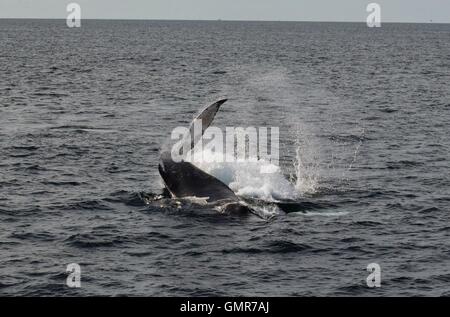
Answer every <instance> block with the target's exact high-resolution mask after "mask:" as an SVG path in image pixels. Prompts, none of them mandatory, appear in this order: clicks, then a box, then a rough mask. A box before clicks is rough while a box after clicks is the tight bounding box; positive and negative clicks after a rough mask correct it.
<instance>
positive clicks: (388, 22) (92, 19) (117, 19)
mask: <svg viewBox="0 0 450 317" xmlns="http://www.w3.org/2000/svg"><path fill="white" fill-rule="evenodd" d="M66 19H67V18H35V17H33V18H29V17H18V18H17V17H13V18H9V17H8V18H5V17H0V20H66ZM81 20H82V21H83V20H88V21H89V20H90V21H96V20H100V21H166V22H172V21H173V22H177V21H179V22H292V23H295V22H297V23H364V24H365V23H366V21H330V20H254V19H253V20H252V19H250V20H239V19H237V20H234V19H220V18H218V19H162V18H82V19H81ZM381 24H450V22H435V21H433V20H430V21H422V22H417V21H386V22H383V21H381Z"/></svg>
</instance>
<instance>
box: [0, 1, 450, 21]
mask: <svg viewBox="0 0 450 317" xmlns="http://www.w3.org/2000/svg"><path fill="white" fill-rule="evenodd" d="M71 2H76V3H78V4H79V5H80V6H81V13H82V16H81V17H82V19H83V18H84V19H164V20H165V19H167V20H217V19H222V20H269V21H278V20H281V21H339V22H340V21H347V22H365V21H366V18H367V15H368V14H369V13H367V12H366V6H367V4H369V3H371V2H376V3H378V4H379V5H380V6H381V22H430V21H433V22H437V23H450V0H0V18H52V19H53V18H63V19H65V18H66V17H67V14H68V13H66V6H67V4H69V3H71Z"/></svg>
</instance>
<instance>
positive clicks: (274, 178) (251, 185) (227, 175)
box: [192, 150, 300, 201]
mask: <svg viewBox="0 0 450 317" xmlns="http://www.w3.org/2000/svg"><path fill="white" fill-rule="evenodd" d="M202 155H203V159H202V160H193V161H192V163H193V164H194V165H196V166H197V167H198V168H200V169H201V170H203V171H205V172H207V173H209V174H211V175H213V176H214V177H216V178H218V179H219V180H221V181H222V182H224V183H225V184H226V185H228V186H229V187H230V188H231V190H233V191H234V192H235V193H236V194H237V195H238V196H242V197H248V198H257V199H262V200H265V201H276V200H284V199H296V198H298V197H299V194H300V193H299V192H298V191H297V189H296V188H295V186H294V185H293V184H292V183H291V182H290V181H289V180H287V179H286V177H284V175H283V174H282V172H281V169H280V168H279V166H276V165H274V164H271V163H270V162H268V161H265V160H262V159H260V160H258V159H254V160H252V161H250V160H246V161H239V160H232V159H229V161H230V162H227V160H226V159H225V162H223V161H224V160H217V161H215V160H214V158H215V156H217V155H220V157H224V156H223V155H224V154H222V153H214V152H211V151H209V150H203V151H202ZM193 157H196V156H195V155H193ZM197 157H198V156H197Z"/></svg>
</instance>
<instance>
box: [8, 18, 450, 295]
mask: <svg viewBox="0 0 450 317" xmlns="http://www.w3.org/2000/svg"><path fill="white" fill-rule="evenodd" d="M449 70H450V25H437V24H415V25H413V24H383V26H382V27H381V28H377V29H373V28H367V27H366V26H365V24H353V23H345V24H340V23H287V22H286V23H285V22H273V23H270V22H169V21H167V22H163V21H159V22H156V21H134V22H132V21H83V24H82V27H81V28H79V29H69V28H67V27H66V25H65V21H62V20H61V21H58V20H54V21H45V20H0V74H1V76H0V149H1V151H0V255H1V257H0V294H2V295H149V296H151V295H163V296H166V295H168V296H175V295H185V296H194V295H201V296H209V295H249V296H251V295H267V296H275V295H292V296H305V295H318V296H322V295H351V296H369V295H400V296H406V295H425V296H431V295H450V265H449V264H450V242H449V241H450V240H449V238H450V223H449V220H450V215H449V207H448V205H449V201H450V197H449V193H450V177H449V167H450V164H449V151H450V141H449V138H448V135H449V132H450V130H449V127H448V122H449V120H450V98H449V94H450V85H449V84H448V83H449V82H450V71H449ZM221 97H227V98H229V101H228V102H227V104H226V106H224V108H223V110H222V111H221V112H220V113H219V114H218V116H217V119H216V122H217V124H218V125H222V126H225V125H228V126H248V125H252V126H278V127H279V128H280V134H281V139H280V146H281V148H280V156H281V157H280V164H281V168H282V171H283V173H284V175H285V176H286V178H290V179H291V181H292V183H293V184H294V185H295V186H296V189H297V190H298V193H299V194H300V199H297V200H296V204H297V205H295V206H294V207H293V208H294V209H298V210H289V211H291V213H289V214H287V215H286V214H284V213H282V212H278V213H277V214H276V215H275V216H274V217H273V218H271V219H270V220H264V219H259V218H253V217H250V218H244V219H242V218H233V217H229V216H225V215H220V214H217V212H215V211H214V210H210V208H209V207H207V206H206V207H205V206H198V205H196V204H190V203H186V202H183V203H177V202H176V201H172V200H170V199H161V200H155V197H156V196H157V195H159V194H160V193H161V191H162V185H161V181H160V178H159V175H158V171H157V164H158V157H159V150H160V148H161V146H162V145H163V144H164V143H165V142H166V140H167V139H168V138H169V136H170V132H171V131H172V129H173V128H174V127H176V126H186V125H188V124H189V122H190V121H191V119H192V116H193V115H194V114H195V113H196V112H197V110H198V109H199V108H200V107H202V106H204V105H207V104H208V103H210V102H213V101H215V100H216V99H218V98H221ZM241 172H242V173H245V170H243V171H241ZM244 185H245V184H242V183H239V184H238V185H237V186H238V187H239V186H244ZM246 185H248V183H247V184H246ZM265 185H267V186H269V187H270V188H277V183H276V182H272V183H271V182H269V183H267V184H265ZM255 186H256V185H255ZM241 189H242V188H241ZM254 189H255V188H254ZM256 189H257V188H256ZM254 193H255V195H256V196H258V195H257V190H255V191H254ZM246 198H261V197H252V194H251V192H250V193H248V195H247V197H246ZM262 204H263V205H264V203H262ZM268 206H269V205H268ZM267 208H269V207H267ZM292 211H297V212H292ZM72 262H74V263H79V264H80V265H81V269H82V277H81V280H82V287H81V288H79V289H71V288H68V287H67V286H66V284H65V280H66V273H65V270H66V266H67V264H69V263H72ZM372 262H375V263H378V264H379V265H380V266H381V270H382V281H381V287H380V288H376V289H372V288H368V287H367V285H366V281H365V280H366V277H367V275H368V274H369V273H368V272H367V271H366V267H367V265H368V264H369V263H372Z"/></svg>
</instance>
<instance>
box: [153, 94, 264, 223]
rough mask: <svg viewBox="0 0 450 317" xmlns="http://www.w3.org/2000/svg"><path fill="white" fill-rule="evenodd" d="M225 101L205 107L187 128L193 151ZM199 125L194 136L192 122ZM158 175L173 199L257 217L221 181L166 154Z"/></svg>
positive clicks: (160, 161)
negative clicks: (196, 200) (195, 200)
mask: <svg viewBox="0 0 450 317" xmlns="http://www.w3.org/2000/svg"><path fill="white" fill-rule="evenodd" d="M226 101H227V99H221V100H219V101H216V102H215V103H213V104H211V105H210V106H208V107H206V108H205V109H204V110H203V111H201V112H200V113H199V115H197V116H196V117H195V118H194V120H193V121H192V123H191V124H190V128H189V133H188V134H187V136H189V138H187V137H185V140H184V142H188V143H190V149H194V147H195V145H196V144H197V142H198V141H199V140H200V138H201V136H202V135H203V133H204V132H205V130H206V129H207V128H208V127H209V126H210V125H211V123H212V121H213V120H214V118H215V116H216V114H217V112H218V111H219V109H220V107H221V105H222V104H224V103H225V102H226ZM198 121H201V124H202V131H201V133H200V134H197V135H195V133H193V132H194V131H193V130H194V122H198ZM158 171H159V174H160V176H161V178H162V180H163V182H164V186H165V188H166V189H167V191H168V192H169V193H170V195H171V196H172V197H173V198H200V199H204V200H206V202H207V203H208V204H211V205H213V206H216V207H218V210H219V211H220V212H222V213H226V214H231V215H248V214H256V215H257V213H256V212H255V211H254V210H253V209H252V208H250V207H249V206H247V205H246V204H245V203H244V202H243V201H241V200H240V199H239V197H238V196H237V195H236V194H235V193H234V192H233V191H232V190H231V189H230V188H229V187H228V186H227V185H226V184H225V183H223V182H222V181H220V180H219V179H217V178H215V177H214V176H212V175H210V174H208V173H206V172H205V171H203V170H201V169H200V168H198V167H196V166H195V165H193V164H192V163H190V162H188V161H186V160H184V159H183V160H181V161H179V160H174V159H173V158H172V153H171V151H169V150H164V151H161V153H160V159H159V164H158Z"/></svg>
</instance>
